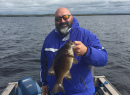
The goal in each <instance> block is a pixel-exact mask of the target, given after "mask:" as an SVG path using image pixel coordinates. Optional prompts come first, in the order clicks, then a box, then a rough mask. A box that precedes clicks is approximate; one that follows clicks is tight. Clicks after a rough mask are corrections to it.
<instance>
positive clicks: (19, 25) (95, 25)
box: [0, 15, 130, 95]
mask: <svg viewBox="0 0 130 95" xmlns="http://www.w3.org/2000/svg"><path fill="white" fill-rule="evenodd" d="M75 17H76V18H77V19H78V21H79V24H80V26H81V27H83V28H86V29H88V30H90V31H91V32H93V33H94V34H96V35H97V37H98V38H99V39H100V42H101V45H102V46H103V47H105V49H106V50H107V52H108V63H107V65H106V66H105V67H96V68H95V75H104V76H106V78H107V79H108V80H109V81H110V82H111V83H112V84H113V85H114V86H115V87H116V88H117V89H118V90H119V91H120V92H121V93H122V94H123V95H129V93H130V15H106V16H75ZM54 28H55V24H54V17H0V93H1V92H2V91H3V89H4V88H5V87H6V86H7V84H8V83H9V82H14V81H18V80H19V79H20V78H23V77H26V76H31V77H33V79H35V80H36V81H39V78H40V76H39V75H40V73H39V72H40V52H41V48H42V44H43V42H44V39H45V37H46V36H47V34H48V33H49V32H50V31H51V30H52V29H54ZM97 56H98V55H97Z"/></svg>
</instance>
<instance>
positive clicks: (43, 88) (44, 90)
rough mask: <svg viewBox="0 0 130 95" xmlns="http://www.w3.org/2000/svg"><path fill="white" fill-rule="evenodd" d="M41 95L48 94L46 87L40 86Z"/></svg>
mask: <svg viewBox="0 0 130 95" xmlns="http://www.w3.org/2000/svg"><path fill="white" fill-rule="evenodd" d="M42 91H43V95H46V94H48V86H42Z"/></svg>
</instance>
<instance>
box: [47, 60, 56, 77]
mask: <svg viewBox="0 0 130 95" xmlns="http://www.w3.org/2000/svg"><path fill="white" fill-rule="evenodd" d="M48 75H55V71H54V61H53V63H52V66H51V67H50V69H49V71H48Z"/></svg>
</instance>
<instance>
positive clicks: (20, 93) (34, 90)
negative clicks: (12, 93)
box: [16, 76, 41, 95]
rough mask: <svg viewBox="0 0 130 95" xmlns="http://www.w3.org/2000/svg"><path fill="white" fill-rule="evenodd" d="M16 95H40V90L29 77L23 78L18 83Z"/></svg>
mask: <svg viewBox="0 0 130 95" xmlns="http://www.w3.org/2000/svg"><path fill="white" fill-rule="evenodd" d="M16 95H41V88H40V86H39V85H38V84H37V82H36V81H34V80H33V79H32V78H31V77H29V76H28V77H25V78H22V79H20V80H19V81H18V88H17V90H16Z"/></svg>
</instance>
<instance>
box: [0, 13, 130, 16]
mask: <svg viewBox="0 0 130 95" xmlns="http://www.w3.org/2000/svg"><path fill="white" fill-rule="evenodd" d="M72 15H73V16H98V15H130V13H127V14H121V13H117V14H112V13H108V14H72ZM46 16H50V17H51V16H54V14H31V15H0V17H46Z"/></svg>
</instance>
